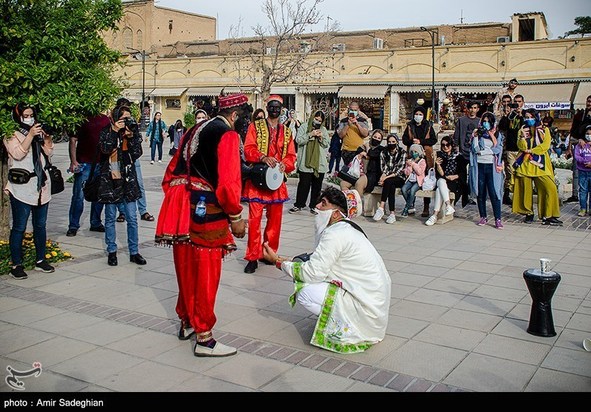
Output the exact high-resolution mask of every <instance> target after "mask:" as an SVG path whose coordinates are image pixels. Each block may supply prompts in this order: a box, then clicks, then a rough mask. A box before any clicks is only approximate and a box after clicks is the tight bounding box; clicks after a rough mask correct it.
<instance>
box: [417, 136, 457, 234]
mask: <svg viewBox="0 0 591 412" xmlns="http://www.w3.org/2000/svg"><path fill="white" fill-rule="evenodd" d="M462 167H463V168H464V169H465V168H466V164H465V161H464V158H463V156H462V155H461V154H460V153H458V152H457V151H456V150H455V148H454V147H453V135H452V136H443V138H442V139H441V150H440V151H438V152H437V158H436V159H435V173H436V175H437V187H436V188H435V205H434V208H433V214H432V215H431V216H430V217H429V219H427V221H426V222H425V224H426V225H427V226H433V225H434V224H435V223H436V222H437V215H438V214H439V211H440V210H441V208H442V207H445V209H444V211H445V215H446V216H449V215H452V214H453V213H454V212H455V209H454V208H453V206H452V204H451V200H450V196H449V193H450V192H454V193H455V198H456V199H459V196H460V170H462V169H461V168H462Z"/></svg>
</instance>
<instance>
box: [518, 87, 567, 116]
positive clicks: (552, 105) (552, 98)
mask: <svg viewBox="0 0 591 412" xmlns="http://www.w3.org/2000/svg"><path fill="white" fill-rule="evenodd" d="M574 87H575V84H574V83H553V84H520V85H519V86H517V89H516V92H517V93H518V94H521V95H523V100H524V101H525V104H524V107H525V108H526V109H528V108H531V107H533V108H534V109H536V110H570V108H571V102H572V100H573V92H574Z"/></svg>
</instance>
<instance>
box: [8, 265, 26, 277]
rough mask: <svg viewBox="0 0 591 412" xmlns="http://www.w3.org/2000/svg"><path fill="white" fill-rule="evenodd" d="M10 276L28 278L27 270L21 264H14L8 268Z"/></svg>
mask: <svg viewBox="0 0 591 412" xmlns="http://www.w3.org/2000/svg"><path fill="white" fill-rule="evenodd" d="M10 276H12V277H13V278H15V279H17V280H24V279H26V278H28V276H27V272H25V269H24V268H23V267H22V266H21V265H16V266H15V267H13V268H10Z"/></svg>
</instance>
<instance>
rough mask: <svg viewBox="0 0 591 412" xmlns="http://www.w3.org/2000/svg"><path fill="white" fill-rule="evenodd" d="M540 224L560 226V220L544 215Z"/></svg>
mask: <svg viewBox="0 0 591 412" xmlns="http://www.w3.org/2000/svg"><path fill="white" fill-rule="evenodd" d="M542 224H543V225H546V226H562V220H558V219H557V218H555V217H545V218H543V219H542Z"/></svg>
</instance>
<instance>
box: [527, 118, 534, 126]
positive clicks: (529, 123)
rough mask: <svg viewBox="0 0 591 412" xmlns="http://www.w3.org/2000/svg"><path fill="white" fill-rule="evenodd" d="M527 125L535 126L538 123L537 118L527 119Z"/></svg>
mask: <svg viewBox="0 0 591 412" xmlns="http://www.w3.org/2000/svg"><path fill="white" fill-rule="evenodd" d="M525 125H526V126H527V127H534V126H535V125H536V119H525Z"/></svg>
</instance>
